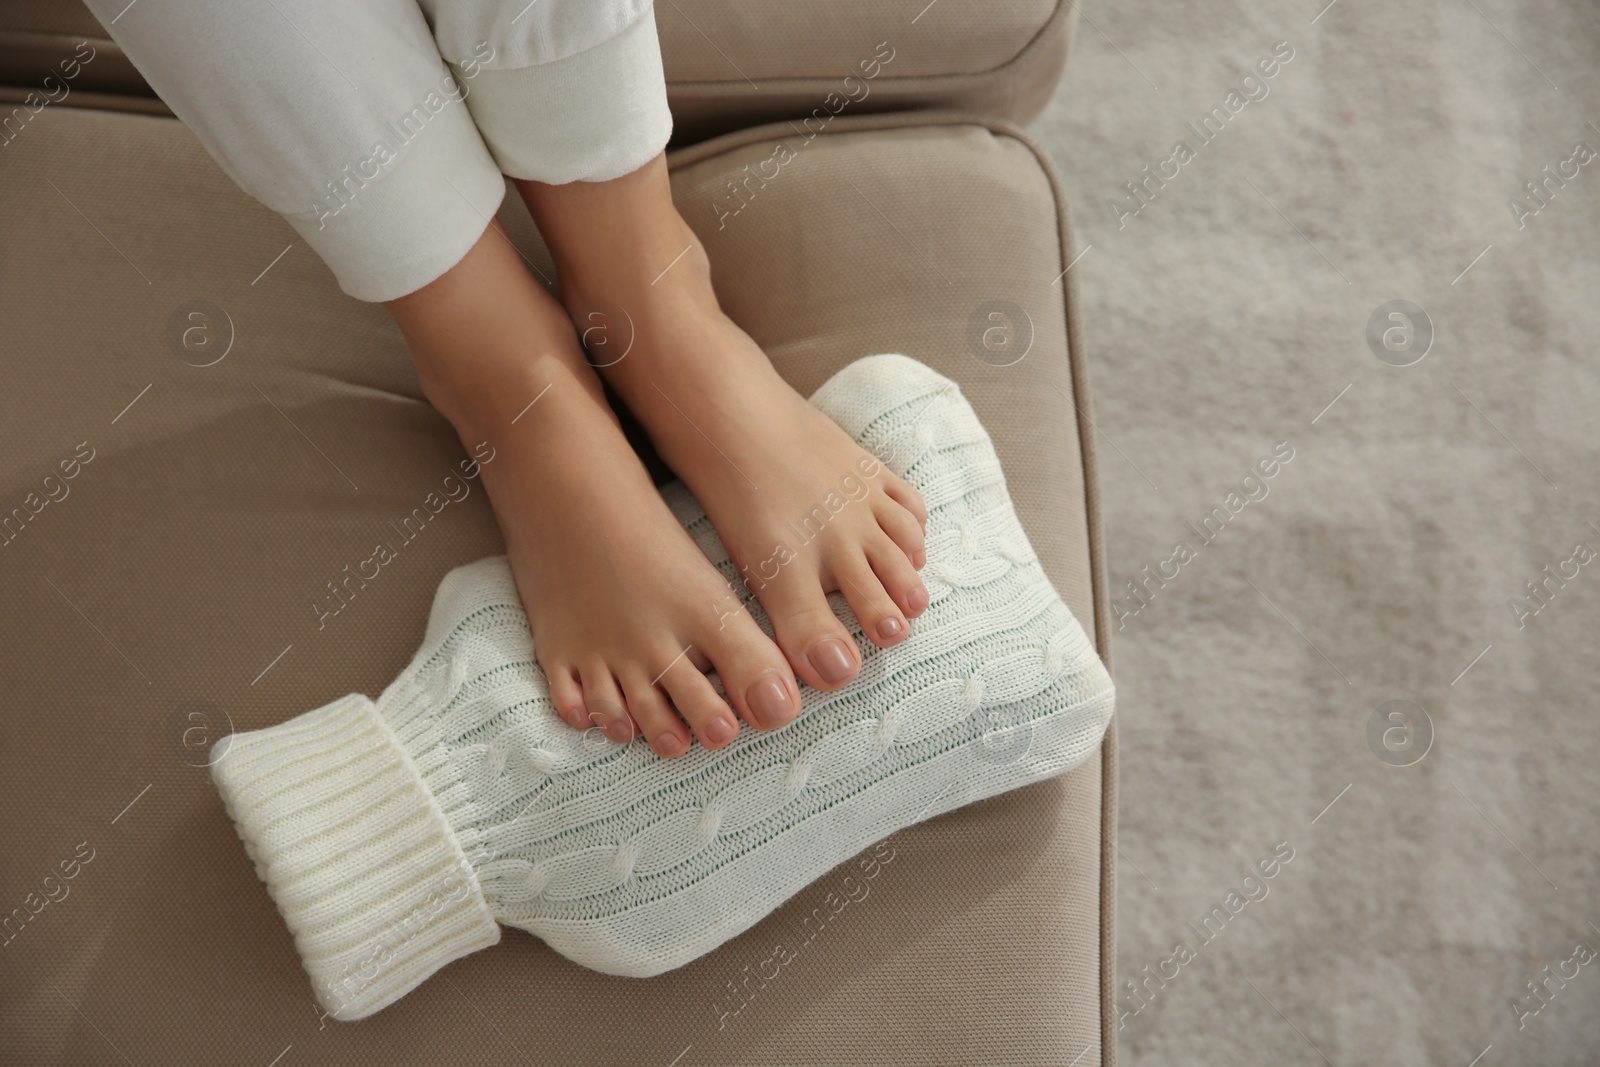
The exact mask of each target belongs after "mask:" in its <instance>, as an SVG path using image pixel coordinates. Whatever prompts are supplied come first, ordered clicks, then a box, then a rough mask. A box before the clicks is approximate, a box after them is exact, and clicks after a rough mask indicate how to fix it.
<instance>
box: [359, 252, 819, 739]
mask: <svg viewBox="0 0 1600 1067" xmlns="http://www.w3.org/2000/svg"><path fill="white" fill-rule="evenodd" d="M386 306H387V307H388V308H389V310H390V312H391V313H392V314H393V315H394V317H395V319H396V321H397V322H399V324H400V327H401V330H402V331H403V332H404V333H405V336H406V340H407V342H408V343H409V344H410V346H411V352H412V355H413V357H414V359H415V360H416V364H417V371H418V375H419V378H420V380H421V382H422V386H423V390H424V392H426V393H427V395H428V398H429V400H431V401H432V402H433V404H434V406H435V407H437V408H438V409H439V411H440V412H441V413H443V414H444V416H445V417H446V418H448V419H449V420H450V421H451V423H452V424H453V425H454V426H455V428H456V430H457V432H458V433H459V434H460V436H461V439H462V441H463V443H464V444H466V445H467V447H468V448H469V449H470V448H474V447H476V446H477V445H478V444H479V442H482V441H488V442H489V443H490V445H491V447H493V449H494V460H493V462H491V463H487V464H484V465H483V466H482V468H481V469H482V478H483V484H484V486H485V488H486V489H487V490H488V492H489V498H490V501H491V502H492V504H493V505H494V512H495V517H496V519H498V520H499V523H500V528H501V530H502V531H503V533H504V534H505V540H506V556H507V560H508V562H509V564H510V566H511V571H512V574H513V575H514V576H515V578H516V582H517V589H518V591H519V592H520V594H521V596H522V600H523V604H524V606H525V607H526V609H527V613H528V621H529V623H530V625H531V626H532V628H533V635H534V649H535V652H536V654H537V656H538V659H539V664H540V666H541V667H543V668H544V672H545V675H546V677H547V678H548V679H549V682H550V696H551V700H552V702H553V703H554V704H555V706H556V707H557V709H558V710H559V711H560V713H561V716H562V718H564V719H565V720H566V721H567V722H568V723H569V724H570V725H572V726H574V727H576V728H580V729H582V728H584V727H587V726H588V725H590V723H591V722H593V724H594V725H597V726H600V727H601V728H602V729H603V730H604V731H605V733H606V736H607V737H609V738H611V739H612V740H614V741H626V740H628V739H630V738H632V737H633V736H634V734H635V725H637V730H638V732H639V733H641V734H643V735H644V737H646V738H647V739H648V740H649V742H650V745H651V747H652V748H653V749H655V751H656V752H658V753H660V754H661V755H663V756H669V757H670V756H677V755H681V754H682V753H684V752H686V751H688V748H689V744H690V731H691V730H692V731H693V736H695V737H698V738H699V739H700V741H701V743H702V744H704V745H705V746H706V747H707V748H721V747H723V746H724V745H726V744H728V743H729V742H730V741H732V740H733V738H734V736H735V735H736V734H737V733H738V722H737V720H736V719H735V718H734V716H733V711H735V710H736V711H737V713H738V715H739V717H740V718H743V719H744V720H745V721H746V722H748V723H750V724H751V725H752V726H756V727H759V728H765V729H772V728H775V727H778V726H782V725H784V724H785V723H787V722H789V721H790V720H792V719H793V718H794V716H795V715H796V714H797V713H798V711H799V690H798V687H797V686H796V684H795V680H794V677H793V675H792V674H790V672H789V668H788V665H787V664H786V663H785V662H784V657H783V654H782V653H781V652H779V650H778V649H777V648H776V647H774V645H773V644H772V642H771V641H770V640H768V638H767V637H766V635H765V634H763V633H762V632H761V630H760V628H759V627H758V626H757V625H756V623H755V621H754V620H753V619H752V618H751V617H750V615H749V613H748V612H742V611H741V612H736V613H729V612H728V611H727V608H726V605H727V604H728V602H729V600H730V598H731V597H732V596H733V595H734V593H733V590H732V589H731V588H730V587H729V585H728V583H727V582H726V581H725V580H724V579H723V578H722V576H721V575H720V574H718V573H717V571H716V569H715V568H714V567H712V566H711V564H710V562H709V561H708V560H707V559H706V558H705V556H704V555H703V554H702V553H701V552H700V550H699V548H698V547H697V546H696V545H695V544H694V542H693V540H692V539H691V538H690V537H689V535H688V534H687V533H686V532H685V531H684V529H683V528H682V527H681V526H680V525H679V524H678V522H677V519H676V518H675V517H674V516H673V514H672V511H671V509H670V508H669V507H668V506H667V504H666V502H665V501H664V500H663V499H662V498H661V495H660V493H659V492H657V490H656V488H655V486H654V485H653V484H652V483H651V481H650V477H649V475H648V474H647V473H646V471H645V469H644V467H643V465H642V464H641V463H640V462H639V458H638V457H637V456H636V455H635V454H634V452H633V450H632V448H630V447H629V445H628V443H627V441H626V439H625V438H624V437H623V434H622V431H621V429H620V427H619V425H618V423H617V419H616V416H615V415H614V414H613V413H612V411H611V408H610V407H609V406H608V405H607V403H606V400H605V397H604V394H603V391H602V389H601V385H600V381H599V379H598V378H596V377H595V374H594V372H593V370H591V369H590V367H589V366H588V365H587V363H586V361H585V359H584V356H583V353H582V350H581V349H580V347H579V344H578V339H577V335H576V333H575V332H574V330H573V328H572V324H571V322H570V321H569V320H568V318H567V315H566V313H565V312H564V311H563V310H562V308H561V306H560V305H559V304H557V303H556V302H555V300H554V299H552V298H551V297H550V296H549V295H548V294H546V293H545V292H544V291H543V290H542V289H540V288H539V286H538V285H537V284H536V283H535V282H534V281H533V279H532V277H531V276H530V275H529V274H528V272H527V270H526V269H525V268H524V266H523V264H522V262H521V261H520V259H518V257H517V253H516V251H515V250H514V249H513V248H512V247H511V245H510V243H509V241H508V240H507V238H506V237H505V235H504V233H503V232H502V231H501V230H500V228H499V224H498V223H497V222H496V223H492V224H491V226H490V227H489V229H488V230H486V231H485V233H484V235H483V237H482V238H480V239H479V241H478V243H477V244H476V245H475V246H474V247H473V249H472V251H471V252H469V253H468V254H467V257H466V258H465V259H464V260H462V262H461V263H459V264H458V265H456V266H455V267H453V268H452V269H451V270H450V271H449V272H447V273H446V274H445V275H444V276H442V277H441V278H439V279H436V280H435V281H434V282H432V283H430V284H429V285H427V286H425V287H423V288H422V289H420V290H418V291H417V292H415V293H411V294H409V295H407V296H404V297H402V298H400V299H399V300H395V301H392V302H390V303H389V304H388V305H386ZM712 668H715V669H716V671H717V674H718V676H719V677H720V678H721V680H722V684H723V687H724V689H725V690H726V692H727V695H728V701H724V699H723V698H722V697H721V696H719V695H718V693H717V691H716V689H715V688H714V687H713V685H712V683H711V681H710V680H709V679H708V678H706V676H705V674H704V673H703V672H704V671H706V670H710V669H712ZM728 702H731V703H732V705H733V709H732V710H730V708H729V706H728ZM685 723H687V727H686V726H685Z"/></svg>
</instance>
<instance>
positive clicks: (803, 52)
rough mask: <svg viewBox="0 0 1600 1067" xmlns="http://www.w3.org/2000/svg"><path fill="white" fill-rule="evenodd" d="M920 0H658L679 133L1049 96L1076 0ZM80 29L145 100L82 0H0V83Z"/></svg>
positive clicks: (91, 76) (89, 73) (13, 80)
mask: <svg viewBox="0 0 1600 1067" xmlns="http://www.w3.org/2000/svg"><path fill="white" fill-rule="evenodd" d="M919 6H920V5H918V4H910V5H899V4H886V3H877V4H865V5H863V4H860V3H857V2H855V0H819V2H816V3H810V4H745V3H737V2H735V0H658V2H657V4H656V23H657V28H658V30H659V33H660V36H661V52H662V61H663V63H664V65H665V67H666V72H667V97H668V102H669V103H670V104H671V106H672V112H673V117H674V123H675V125H674V131H673V139H674V141H675V143H677V144H687V143H690V142H692V141H696V140H700V139H703V138H705V137H708V136H711V135H713V134H717V133H722V132H725V131H728V130H734V129H738V128H740V127H743V126H749V125H752V124H754V123H757V122H767V121H772V120H776V119H780V118H788V117H791V116H795V115H806V114H810V113H812V112H813V111H814V110H816V109H821V110H822V113H823V114H824V115H828V114H858V113H861V112H872V111H888V110H904V109H908V108H928V107H940V108H961V109H967V110H973V111H981V112H983V113H984V114H989V115H995V116H998V117H1000V118H1005V119H1010V120H1012V121H1026V120H1028V119H1031V118H1032V117H1033V116H1034V115H1036V114H1038V113H1039V111H1040V110H1041V109H1043V107H1044V105H1045V102H1046V101H1047V100H1048V99H1049V97H1050V92H1051V90H1052V89H1054V88H1055V84H1056V82H1057V80H1058V79H1059V78H1060V75H1061V69H1062V67H1063V65H1064V64H1065V63H1066V58H1067V50H1068V48H1069V46H1070V44H1071V41H1072V34H1073V30H1074V28H1075V25H1076V21H1077V10H1078V9H1077V5H1076V4H1073V3H1071V2H1070V0H936V2H935V3H932V4H929V5H928V6H927V7H926V9H924V10H922V11H921V12H920V13H919V11H918V7H919ZM85 36H87V37H90V38H93V39H95V46H96V47H97V48H99V49H100V54H99V55H97V57H96V58H95V59H94V60H93V62H91V63H89V64H88V65H87V66H86V67H85V68H84V70H83V72H82V75H81V77H80V78H79V80H78V81H77V82H76V83H75V85H74V89H73V91H74V92H78V93H115V94H133V95H134V97H135V100H138V99H139V98H140V94H144V95H143V99H144V100H146V101H148V100H149V95H148V94H149V93H150V90H149V88H148V87H146V86H145V85H144V82H143V80H142V79H141V78H140V77H139V73H138V72H137V71H136V70H134V69H133V65H132V64H130V63H129V62H128V61H127V60H126V59H124V58H123V57H122V55H121V54H120V53H119V52H118V50H117V48H116V46H115V45H114V44H112V43H111V42H110V41H108V40H104V38H105V31H104V30H103V29H102V28H101V27H100V25H99V24H98V23H97V22H96V21H95V20H94V18H93V16H91V15H90V14H89V11H88V9H87V8H85V7H84V6H83V5H82V4H80V3H78V2H77V0H0V85H12V86H22V87H37V86H38V85H39V84H40V83H41V82H42V80H43V79H44V77H45V76H46V75H47V74H50V73H51V72H52V71H53V70H54V67H55V62H56V59H57V57H58V56H59V55H66V54H69V53H70V52H71V51H72V45H73V42H74V41H75V40H77V39H78V38H81V37H85ZM880 45H886V48H885V49H884V51H883V52H881V53H880V52H879V46H880ZM890 53H892V55H893V58H892V59H891V60H889V62H887V63H882V62H881V56H882V55H888V54H890ZM875 59H878V60H879V62H878V64H877V65H872V64H873V61H874V60H875ZM863 63H866V64H868V66H867V67H865V68H863V66H862V65H863ZM869 74H870V77H867V76H866V75H869ZM847 78H852V79H853V80H852V81H850V82H848V83H847V82H846V79H847ZM829 94H833V97H832V98H831V99H830V96H829ZM844 101H848V103H845V102H844ZM107 105H114V106H119V107H126V106H129V102H128V101H126V100H122V99H118V98H113V99H112V100H108V101H105V102H103V104H102V106H107ZM157 106H159V105H157Z"/></svg>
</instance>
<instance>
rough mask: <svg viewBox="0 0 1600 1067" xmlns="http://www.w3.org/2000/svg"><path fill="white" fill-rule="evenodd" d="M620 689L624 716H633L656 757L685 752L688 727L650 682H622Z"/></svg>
mask: <svg viewBox="0 0 1600 1067" xmlns="http://www.w3.org/2000/svg"><path fill="white" fill-rule="evenodd" d="M622 688H623V691H624V692H625V693H626V694H627V696H628V714H630V715H632V716H633V721H634V722H635V723H637V724H638V726H639V732H640V733H642V734H644V736H645V737H646V739H648V740H649V742H650V747H651V748H653V749H655V751H656V755H658V756H664V757H666V758H667V759H671V758H672V757H674V756H681V755H683V754H684V753H685V752H687V751H689V741H690V736H689V730H688V728H687V727H685V726H684V724H683V720H682V719H680V718H679V717H678V713H677V712H675V711H673V710H672V705H671V704H670V703H668V701H667V698H666V696H665V695H663V694H662V692H661V690H659V689H657V688H656V687H655V685H653V684H652V683H651V681H650V679H648V678H646V677H644V676H643V675H639V676H637V677H634V678H628V679H624V681H623V683H622Z"/></svg>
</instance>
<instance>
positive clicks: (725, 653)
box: [701, 608, 800, 730]
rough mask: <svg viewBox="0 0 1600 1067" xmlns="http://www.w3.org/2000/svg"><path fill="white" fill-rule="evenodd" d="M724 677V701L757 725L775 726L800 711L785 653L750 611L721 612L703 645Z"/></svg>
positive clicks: (783, 722)
mask: <svg viewBox="0 0 1600 1067" xmlns="http://www.w3.org/2000/svg"><path fill="white" fill-rule="evenodd" d="M701 647H702V648H704V649H705V650H706V656H707V658H709V659H710V660H711V664H712V666H713V667H715V668H716V671H717V677H718V678H720V679H722V688H723V690H724V691H725V692H726V693H727V696H728V702H729V703H730V704H732V705H733V708H734V710H735V711H737V712H738V713H739V717H740V718H741V719H743V720H744V721H745V722H747V723H749V724H750V725H751V726H754V727H755V728H756V729H758V730H776V729H777V728H778V727H780V726H784V725H786V724H787V723H789V722H791V721H793V719H794V717H795V716H796V715H798V714H800V688H799V686H798V685H797V684H796V683H795V679H794V674H793V673H792V672H791V671H790V669H789V663H788V660H787V659H785V657H784V654H783V652H781V651H780V650H779V649H778V646H777V645H774V644H773V643H772V641H771V640H770V639H768V637H767V635H766V634H764V633H762V632H761V627H760V626H757V625H756V621H755V619H753V618H751V616H750V612H749V611H748V610H746V609H743V608H741V609H740V610H739V611H737V612H729V613H725V614H723V616H722V619H721V621H720V623H719V625H718V626H717V628H716V629H715V630H714V631H712V632H711V633H709V634H707V635H706V636H705V638H704V639H703V644H702V646H701Z"/></svg>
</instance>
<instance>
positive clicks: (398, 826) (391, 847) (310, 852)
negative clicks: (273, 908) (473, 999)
mask: <svg viewBox="0 0 1600 1067" xmlns="http://www.w3.org/2000/svg"><path fill="white" fill-rule="evenodd" d="M418 740H420V739H418ZM417 755H423V756H424V758H426V756H427V754H419V753H416V752H412V751H408V749H407V746H406V744H405V743H403V742H402V740H401V738H400V737H399V736H398V735H397V734H396V733H395V730H394V729H393V728H392V727H391V725H390V723H388V722H386V721H385V719H384V717H383V716H382V715H380V714H379V712H378V709H377V707H376V706H375V705H374V704H373V702H372V701H371V700H370V699H368V698H367V697H365V696H362V695H360V694H351V695H350V696H347V697H343V698H341V699H339V700H336V701H334V702H333V703H331V704H328V705H326V706H324V707H321V708H318V709H317V710H315V711H310V712H307V713H306V714H304V715H301V716H299V717H298V718H294V719H291V720H289V721H288V722H286V723H283V724H281V725H279V726H273V727H269V728H267V729H264V730H253V731H250V732H247V733H239V734H234V735H232V736H231V737H226V738H223V739H222V740H221V741H219V742H218V743H217V745H216V746H215V747H214V748H213V749H212V755H211V758H212V765H211V776H212V779H213V780H214V781H215V782H216V784H217V788H218V790H220V791H221V793H222V799H223V802H224V804H225V805H226V806H227V810H228V814H229V816H231V817H232V819H233V821H234V825H235V827H236V828H237V830H238V832H239V837H240V839H241V840H242V841H243V842H244V846H245V851H246V852H247V853H248V854H249V856H250V859H251V860H252V861H253V862H254V863H255V867H256V873H257V874H259V875H260V876H261V880H262V881H263V882H265V883H266V886H267V891H268V892H269V893H270V894H271V895H272V899H273V901H274V902H275V903H276V904H277V906H278V911H279V912H280V913H282V915H283V918H284V921H285V922H286V923H287V924H288V927H289V930H290V932H291V933H292V934H293V935H294V942H295V947H296V949H298V951H299V953H300V959H301V962H302V963H303V964H304V966H305V969H306V973H307V974H309V975H310V976H311V982H312V986H313V988H314V991H315V994H316V998H317V1001H318V1002H319V1003H320V1004H321V1005H322V1006H323V1008H325V1009H326V1010H327V1011H328V1013H329V1014H330V1015H332V1016H333V1017H334V1018H335V1019H343V1020H350V1019H360V1018H363V1017H365V1016H367V1015H371V1014H372V1013H373V1012H375V1011H377V1010H379V1009H380V1008H383V1007H384V1006H386V1005H388V1004H391V1003H393V1002H394V1001H395V1000H398V999H399V998H400V997H402V996H404V995H405V994H406V993H408V992H410V991H411V990H412V989H414V988H415V987H416V986H417V985H419V984H420V983H421V982H422V981H423V980H424V979H426V978H427V977H428V976H429V975H431V974H433V973H434V972H435V971H437V970H438V969H439V968H441V967H443V966H444V965H445V964H447V963H449V962H451V961H452V960H456V959H459V958H461V957H462V956H465V955H467V954H469V953H472V952H476V951H477V950H478V949H481V948H487V947H488V946H490V945H493V944H495V943H496V942H498V941H499V940H500V927H499V926H498V925H497V924H496V923H495V921H494V917H493V915H492V914H491V913H490V911H489V907H488V905H487V904H486V903H485V901H484V898H483V892H482V889H481V888H480V887H479V884H478V879H477V876H476V874H475V873H474V868H473V863H472V862H471V860H470V859H469V857H468V855H467V852H466V851H465V850H464V849H463V847H462V842H461V840H460V839H459V837H458V836H457V835H456V833H455V832H454V831H453V830H452V828H451V825H450V822H449V820H448V819H447V818H446V815H445V813H444V810H443V809H442V808H441V806H440V804H439V800H438V798H437V797H436V796H435V795H434V792H433V789H432V788H431V787H430V779H429V777H428V776H426V775H425V774H424V773H423V771H422V770H419V767H418V762H417V760H416V759H414V758H413V757H414V756H417ZM435 762H437V761H435Z"/></svg>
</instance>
